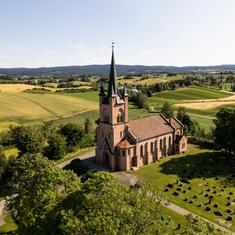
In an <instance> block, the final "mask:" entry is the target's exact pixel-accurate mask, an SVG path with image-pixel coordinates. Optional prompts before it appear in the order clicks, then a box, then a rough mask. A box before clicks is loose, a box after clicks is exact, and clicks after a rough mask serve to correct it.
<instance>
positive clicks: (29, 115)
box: [0, 93, 98, 122]
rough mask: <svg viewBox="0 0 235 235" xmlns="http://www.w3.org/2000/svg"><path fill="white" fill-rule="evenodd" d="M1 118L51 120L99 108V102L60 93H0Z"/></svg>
mask: <svg viewBox="0 0 235 235" xmlns="http://www.w3.org/2000/svg"><path fill="white" fill-rule="evenodd" d="M0 99H1V103H0V119H1V120H11V121H14V120H17V121H21V122H22V121H32V120H49V119H58V118H65V117H69V116H73V115H75V114H79V113H83V112H87V111H90V110H96V109H98V105H97V102H92V101H89V100H84V99H80V98H75V97H70V96H63V95H59V94H33V93H0Z"/></svg>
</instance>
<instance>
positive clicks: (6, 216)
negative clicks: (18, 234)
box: [0, 210, 17, 233]
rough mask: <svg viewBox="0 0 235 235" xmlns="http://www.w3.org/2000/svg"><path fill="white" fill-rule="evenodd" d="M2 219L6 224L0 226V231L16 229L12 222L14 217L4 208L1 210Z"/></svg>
mask: <svg viewBox="0 0 235 235" xmlns="http://www.w3.org/2000/svg"><path fill="white" fill-rule="evenodd" d="M3 216H4V220H5V221H6V224H4V225H3V226H0V233H9V232H11V231H16V230H17V225H16V223H15V222H14V219H13V218H12V216H11V215H10V213H9V212H8V211H6V210H4V211H3Z"/></svg>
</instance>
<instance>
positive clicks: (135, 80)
mask: <svg viewBox="0 0 235 235" xmlns="http://www.w3.org/2000/svg"><path fill="white" fill-rule="evenodd" d="M183 78H184V77H183V75H180V74H177V75H174V76H166V74H162V75H158V76H151V75H150V76H147V77H146V78H145V77H137V76H132V77H131V78H128V79H124V77H123V76H122V77H119V78H118V82H119V83H120V84H122V85H124V84H128V85H146V84H147V85H153V84H156V83H166V82H170V81H174V80H181V79H183Z"/></svg>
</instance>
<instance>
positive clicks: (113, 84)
mask: <svg viewBox="0 0 235 235" xmlns="http://www.w3.org/2000/svg"><path fill="white" fill-rule="evenodd" d="M117 90H118V83H117V71H116V65H115V60H114V42H113V43H112V59H111V67H110V73H109V88H108V96H109V97H110V96H112V95H117Z"/></svg>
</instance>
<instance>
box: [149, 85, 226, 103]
mask: <svg viewBox="0 0 235 235" xmlns="http://www.w3.org/2000/svg"><path fill="white" fill-rule="evenodd" d="M228 96H231V94H229V93H226V92H223V91H219V90H215V89H210V88H203V87H186V88H180V89H177V90H174V91H163V92H160V93H156V94H154V95H153V96H152V97H150V98H149V99H148V101H149V104H150V105H156V104H158V103H160V104H161V103H164V102H166V101H168V102H169V103H172V104H176V103H180V102H182V101H183V100H201V99H218V98H225V97H228Z"/></svg>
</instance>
